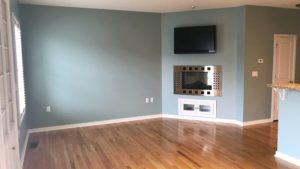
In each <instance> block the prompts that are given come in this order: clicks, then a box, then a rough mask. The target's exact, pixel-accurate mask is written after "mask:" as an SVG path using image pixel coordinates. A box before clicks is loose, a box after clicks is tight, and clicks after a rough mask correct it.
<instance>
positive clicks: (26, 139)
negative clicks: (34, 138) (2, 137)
mask: <svg viewBox="0 0 300 169" xmlns="http://www.w3.org/2000/svg"><path fill="white" fill-rule="evenodd" d="M29 135H30V133H29V131H27V133H26V137H25V140H24V145H23V149H22V153H21V169H22V168H23V165H24V160H25V154H26V150H27V144H28V139H29Z"/></svg>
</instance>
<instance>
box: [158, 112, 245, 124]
mask: <svg viewBox="0 0 300 169" xmlns="http://www.w3.org/2000/svg"><path fill="white" fill-rule="evenodd" d="M162 117H163V118H172V119H182V120H197V121H206V122H216V123H229V124H236V125H239V126H243V122H240V121H238V120H231V119H219V118H203V117H195V116H182V115H171V114H162Z"/></svg>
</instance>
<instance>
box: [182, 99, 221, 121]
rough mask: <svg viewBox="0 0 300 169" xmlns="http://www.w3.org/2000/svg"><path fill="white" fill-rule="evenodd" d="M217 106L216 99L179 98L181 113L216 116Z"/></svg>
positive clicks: (207, 116) (208, 116)
mask: <svg viewBox="0 0 300 169" xmlns="http://www.w3.org/2000/svg"><path fill="white" fill-rule="evenodd" d="M216 107H217V101H216V100H197V99H178V114H179V115H184V116H196V117H206V118H216V116H217V113H216V112H217V110H216Z"/></svg>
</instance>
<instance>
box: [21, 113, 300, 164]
mask: <svg viewBox="0 0 300 169" xmlns="http://www.w3.org/2000/svg"><path fill="white" fill-rule="evenodd" d="M276 138H277V123H269V124H264V125H259V126H252V127H246V128H241V127H238V126H235V125H229V124H220V123H218V124H217V123H208V122H199V121H185V120H175V119H165V118H164V119H161V118H159V119H152V120H144V121H137V122H128V123H119V124H110V125H102V126H95V127H85V128H77V129H68V130H60V131H53V132H44V133H36V134H33V135H31V137H30V140H29V143H31V142H38V146H37V148H33V149H28V150H27V152H26V158H25V162H24V169H113V168H115V169H123V168H126V169H136V168H139V169H140V168H153V169H169V168H172V169H194V168H195V169H197V168H201V169H241V168H244V169H260V168H262V169H264V168H269V169H273V168H274V169H296V168H297V167H296V166H293V165H291V164H289V163H286V162H284V161H281V160H278V159H275V158H274V153H275V150H276Z"/></svg>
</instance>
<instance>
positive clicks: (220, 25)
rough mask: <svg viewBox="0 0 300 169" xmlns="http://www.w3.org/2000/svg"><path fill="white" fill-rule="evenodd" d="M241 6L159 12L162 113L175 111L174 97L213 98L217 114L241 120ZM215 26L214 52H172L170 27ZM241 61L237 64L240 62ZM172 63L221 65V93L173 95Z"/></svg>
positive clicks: (171, 30)
mask: <svg viewBox="0 0 300 169" xmlns="http://www.w3.org/2000/svg"><path fill="white" fill-rule="evenodd" d="M243 16H245V9H244V7H240V8H227V9H214V10H202V11H193V12H176V13H167V14H162V112H163V113H165V114H177V113H178V107H177V106H178V103H177V102H178V98H191V99H204V100H205V99H213V100H217V117H218V118H224V119H237V120H242V119H243V112H242V111H243V107H242V103H243V102H242V96H243V91H242V89H243V76H244V75H243V73H241V72H243V65H242V64H243V62H244V49H243V48H240V47H243V46H244V33H243V31H244V29H243V27H244V22H245V21H244V17H243ZM197 25H217V53H216V54H176V55H175V54H174V53H173V40H174V39H173V38H174V37H173V30H174V28H175V27H180V26H197ZM240 63H241V64H240ZM174 65H221V66H222V69H223V78H222V79H223V83H222V84H223V87H222V88H223V91H222V93H223V96H222V97H201V96H185V95H174V94H173V66H174Z"/></svg>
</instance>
